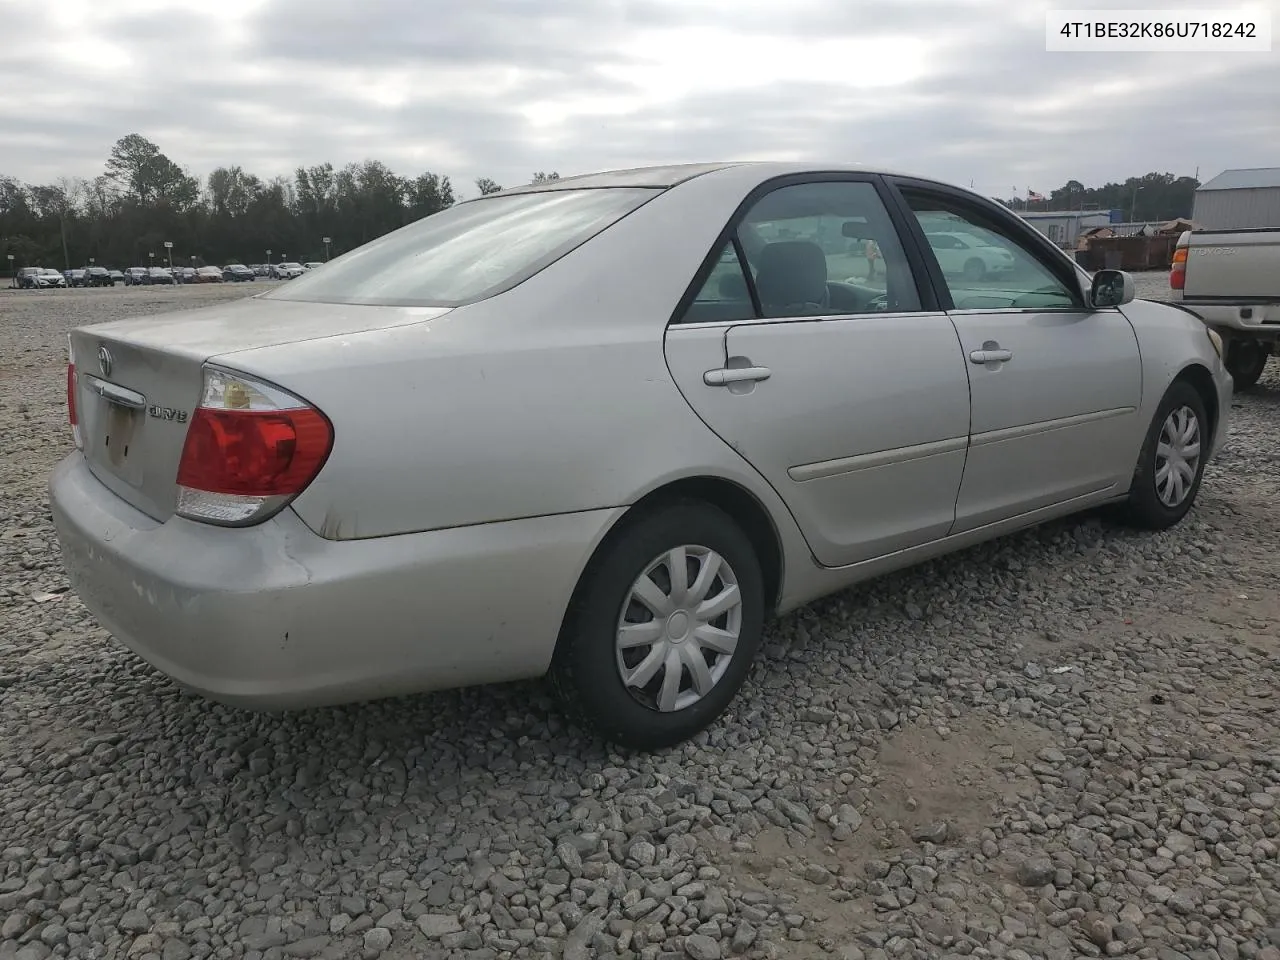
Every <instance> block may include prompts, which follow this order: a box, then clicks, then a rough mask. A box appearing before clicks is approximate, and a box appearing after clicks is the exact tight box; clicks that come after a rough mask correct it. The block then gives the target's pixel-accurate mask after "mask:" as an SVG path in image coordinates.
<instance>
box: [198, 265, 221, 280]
mask: <svg viewBox="0 0 1280 960" xmlns="http://www.w3.org/2000/svg"><path fill="white" fill-rule="evenodd" d="M192 280H193V281H194V282H195V283H221V282H222V271H221V270H219V269H218V268H217V267H196V268H195V271H194V276H193V278H192Z"/></svg>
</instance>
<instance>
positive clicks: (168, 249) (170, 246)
mask: <svg viewBox="0 0 1280 960" xmlns="http://www.w3.org/2000/svg"><path fill="white" fill-rule="evenodd" d="M164 249H165V252H166V253H167V254H168V256H169V272H170V273H173V243H172V242H170V241H168V240H166V241H165V242H164Z"/></svg>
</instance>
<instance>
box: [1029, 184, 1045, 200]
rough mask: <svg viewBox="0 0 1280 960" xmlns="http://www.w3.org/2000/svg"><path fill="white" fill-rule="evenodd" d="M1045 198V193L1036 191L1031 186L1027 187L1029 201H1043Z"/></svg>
mask: <svg viewBox="0 0 1280 960" xmlns="http://www.w3.org/2000/svg"><path fill="white" fill-rule="evenodd" d="M1043 200H1044V195H1043V194H1039V193H1036V192H1035V191H1034V190H1032V189H1031V188H1030V187H1027V203H1041V202H1042V201H1043Z"/></svg>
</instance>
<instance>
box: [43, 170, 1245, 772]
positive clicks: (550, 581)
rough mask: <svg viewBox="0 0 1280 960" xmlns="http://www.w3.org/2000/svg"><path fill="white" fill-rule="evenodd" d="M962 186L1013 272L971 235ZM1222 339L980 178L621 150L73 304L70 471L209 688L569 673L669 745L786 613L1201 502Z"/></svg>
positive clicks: (163, 666)
mask: <svg viewBox="0 0 1280 960" xmlns="http://www.w3.org/2000/svg"><path fill="white" fill-rule="evenodd" d="M939 221H944V222H946V224H947V232H948V234H950V235H953V236H954V237H958V238H960V239H961V242H965V243H966V244H968V243H969V241H970V240H971V241H972V245H973V246H975V247H982V248H983V249H984V251H986V252H987V253H988V254H990V255H991V256H993V257H998V259H999V261H1000V262H1001V264H1002V267H1003V266H1004V265H1005V264H1007V269H1003V268H1002V269H1001V270H1000V271H998V272H996V271H977V270H973V271H970V270H955V269H952V268H951V266H952V265H951V264H949V263H944V262H940V259H939V256H938V252H937V250H936V249H935V245H934V244H933V243H932V242H931V241H930V237H929V235H928V234H927V233H926V231H925V226H928V225H936V224H937V223H938V222H939ZM871 244H874V248H875V249H877V250H878V259H879V266H878V269H876V270H875V271H868V270H867V269H866V264H865V262H864V260H863V259H862V258H863V255H864V251H865V250H866V249H871V246H870V245H871ZM837 278H852V279H837ZM862 278H865V279H862ZM1220 353H1221V343H1220V342H1219V341H1218V339H1217V338H1216V337H1215V335H1214V334H1213V333H1211V332H1207V331H1206V328H1205V326H1204V324H1202V323H1201V322H1200V321H1199V320H1198V319H1197V318H1196V317H1194V316H1193V315H1190V314H1188V313H1187V312H1185V311H1183V310H1181V309H1179V308H1177V307H1175V306H1172V305H1169V304H1162V303H1156V302H1150V301H1144V300H1138V299H1135V298H1134V286H1133V281H1132V278H1130V277H1129V276H1128V275H1127V274H1124V273H1121V272H1118V271H1113V270H1104V271H1100V272H1098V273H1097V274H1095V275H1092V276H1090V275H1089V274H1087V273H1085V272H1084V271H1083V270H1082V269H1080V268H1079V267H1077V266H1076V265H1075V264H1074V263H1073V262H1072V260H1071V259H1070V258H1069V257H1068V256H1067V255H1065V254H1064V253H1063V252H1062V251H1060V250H1059V249H1058V248H1057V247H1056V246H1054V245H1053V244H1052V243H1050V242H1049V241H1048V240H1047V239H1046V238H1045V237H1044V236H1042V235H1041V234H1039V233H1037V232H1036V231H1035V230H1034V229H1032V228H1031V227H1030V226H1029V225H1028V224H1027V223H1026V222H1025V221H1023V220H1021V219H1020V218H1018V217H1017V216H1015V215H1014V214H1013V213H1011V212H1010V211H1009V210H1007V209H1005V208H1004V207H1003V206H1001V205H1000V204H998V203H995V202H993V201H991V200H989V199H987V198H984V197H981V196H978V195H976V194H974V193H973V192H971V191H968V190H964V189H961V188H958V187H954V186H949V185H946V184H942V183H938V182H935V181H932V180H926V179H921V178H918V177H912V176H907V175H902V174H895V173H890V172H886V171H881V170H876V169H868V168H864V167H854V166H847V165H812V164H784V163H722V164H699V165H683V166H669V167H653V168H645V169H632V170H623V171H614V172H609V173H602V174H594V175H587V176H582V177H575V178H566V179H562V180H557V181H553V182H550V183H540V184H536V185H531V186H527V187H520V188H516V189H512V190H507V191H504V192H501V193H497V194H493V195H490V196H485V197H479V198H476V199H474V200H468V201H466V202H463V203H458V204H456V205H454V206H452V207H450V208H448V209H446V210H444V211H441V212H439V213H436V214H434V215H431V216H429V217H426V218H424V219H421V220H418V221H417V222H415V223H412V224H410V225H408V226H406V227H403V228H401V229H399V230H397V231H395V232H393V233H390V234H387V235H385V236H383V237H380V238H378V239H376V240H373V241H372V242H370V243H367V244H365V245H364V246H361V247H359V248H357V249H355V250H352V251H351V252H349V253H346V254H344V255H343V256H341V257H339V258H337V259H335V260H333V261H331V262H329V263H326V264H325V266H324V269H323V270H314V271H308V272H305V273H304V274H303V275H302V276H300V277H298V278H297V279H294V280H291V281H290V282H289V283H288V284H286V285H283V286H280V287H277V288H274V289H272V290H271V291H269V292H266V293H263V294H260V295H258V296H253V297H248V298H245V299H243V300H239V301H236V302H233V303H222V304H217V305H214V306H208V307H204V308H202V309H198V310H193V311H182V312H175V313H170V314H166V315H158V316H151V317H146V318H142V319H132V320H123V321H112V322H108V323H102V324H97V325H90V326H84V327H81V328H79V329H77V330H75V331H74V332H73V333H72V334H71V336H70V357H69V363H68V366H67V405H68V410H69V415H70V426H71V430H72V432H73V434H74V437H75V445H76V449H75V451H74V452H72V453H71V454H70V455H69V456H68V457H67V458H66V459H65V460H64V461H63V462H62V463H61V464H60V465H59V466H58V467H57V468H56V470H55V472H54V473H53V475H52V478H51V481H50V494H51V501H52V508H53V514H54V518H55V521H56V527H57V533H58V537H59V540H60V543H61V548H62V552H63V556H64V558H65V561H66V565H67V569H68V571H69V575H70V577H71V581H72V583H73V586H74V588H75V590H76V591H77V592H78V594H79V596H80V597H81V598H82V599H83V601H84V602H85V604H86V605H87V606H88V608H89V609H90V610H91V611H92V612H93V613H94V614H95V615H96V616H97V618H98V619H99V621H100V622H101V623H102V624H103V625H104V626H105V627H106V628H107V629H108V630H110V631H111V632H112V633H113V634H114V635H115V636H116V637H117V638H118V639H119V641H120V642H122V643H123V644H125V645H127V646H128V647H130V648H131V649H132V650H134V651H136V652H137V653H138V654H139V655H141V656H142V657H144V658H145V659H146V660H148V661H150V663H151V664H153V665H154V666H155V667H156V668H158V669H159V670H160V671H162V672H163V673H164V674H167V675H168V676H169V677H171V678H173V679H174V680H175V681H177V682H178V683H180V684H181V685H183V686H185V687H187V688H190V689H193V690H195V691H197V692H200V693H202V694H204V695H206V696H208V697H211V698H215V699H217V700H219V701H223V702H227V703H231V704H239V705H243V706H247V707H253V708H269V709H278V708H297V707H305V706H310V705H322V704H336V703H343V702H351V701H357V700H365V699H371V698H379V697H385V696H393V695H403V694H409V693H414V692H418V691H425V690H431V689H439V688H445V687H456V686H463V685H472V684H479V683H489V682H498V681H509V680H516V679H521V678H533V677H539V676H543V675H549V676H550V678H551V680H552V682H553V683H554V685H555V687H556V688H557V689H558V690H559V691H560V692H561V693H562V694H563V696H564V699H565V702H566V703H567V704H568V705H569V706H570V707H571V708H572V710H573V711H574V712H575V713H576V715H578V716H579V717H581V718H582V719H584V720H585V721H587V722H588V723H589V724H590V725H591V726H592V727H593V728H594V729H595V730H597V731H598V732H599V733H600V734H602V735H603V736H604V737H605V738H607V739H609V740H611V741H614V742H616V743H619V744H623V745H630V746H633V747H639V748H646V749H652V748H659V747H662V746H664V745H670V744H674V743H677V742H679V741H681V740H683V739H685V738H687V737H689V736H691V735H692V734H694V733H696V732H697V731H699V730H701V729H703V728H704V727H706V726H707V725H708V724H710V723H712V722H713V721H714V720H715V719H716V718H717V717H718V716H719V715H720V714H721V713H722V712H723V711H725V709H726V708H727V707H728V706H729V704H730V702H731V700H732V699H733V697H734V696H735V695H736V694H737V693H738V691H739V688H741V687H742V686H743V684H744V682H745V681H746V679H747V677H748V675H749V671H750V669H751V667H752V664H753V661H754V660H755V658H756V654H757V650H758V648H759V645H760V640H761V634H762V631H763V630H764V626H765V623H766V621H767V618H769V617H771V616H775V615H777V614H780V613H783V612H786V611H789V610H792V609H794V608H796V607H799V606H801V605H802V604H804V603H806V602H808V601H810V600H812V599H814V598H817V597H819V596H822V595H824V594H828V593H831V592H833V591H837V590H840V589H842V588H844V587H847V586H848V585H850V584H852V583H855V582H857V581H860V580H863V579H865V578H868V577H872V576H876V575H878V574H881V573H884V572H886V571H889V570H892V569H895V568H900V567H904V566H906V565H909V564H912V563H916V562H918V561H921V560H925V559H928V558H931V557H935V556H938V555H940V554H943V553H947V552H949V551H953V550H957V549H959V548H962V547H966V546H969V545H971V544H974V543H977V542H979V541H983V540H987V539H989V538H992V537H996V536H999V535H1002V534H1007V533H1009V532H1011V531H1014V530H1018V529H1020V528H1024V527H1027V526H1029V525H1032V524H1036V523H1040V522H1042V521H1046V520H1049V519H1051V518H1055V517H1060V516H1064V515H1067V514H1071V513H1075V512H1077V511H1081V510H1085V509H1088V508H1092V507H1097V506H1101V505H1111V506H1112V507H1114V509H1115V512H1116V513H1117V514H1118V515H1120V516H1122V517H1123V518H1125V519H1126V520H1127V522H1129V523H1132V524H1135V525H1137V526H1139V527H1143V528H1146V529H1150V530H1160V529H1164V528H1167V527H1170V526H1172V525H1174V524H1176V523H1178V521H1179V520H1181V519H1182V517H1183V516H1184V515H1185V514H1186V513H1187V511H1188V510H1189V509H1190V508H1191V506H1192V503H1193V501H1194V500H1195V498H1196V493H1197V490H1198V488H1199V485H1200V482H1201V476H1202V473H1203V471H1204V468H1205V464H1206V463H1207V462H1208V461H1209V460H1210V459H1211V458H1212V457H1213V456H1214V455H1215V454H1216V453H1217V451H1218V450H1219V449H1220V448H1221V446H1222V443H1223V440H1224V437H1225V436H1226V432H1227V420H1228V415H1229V413H1230V410H1231V404H1230V395H1231V380H1230V377H1229V376H1228V375H1227V374H1226V372H1225V371H1224V369H1223V365H1222V361H1221V357H1220ZM746 695H749V692H748V694H746Z"/></svg>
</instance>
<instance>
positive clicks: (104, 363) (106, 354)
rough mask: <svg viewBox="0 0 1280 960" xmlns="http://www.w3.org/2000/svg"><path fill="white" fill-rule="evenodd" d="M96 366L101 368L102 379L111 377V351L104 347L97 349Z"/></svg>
mask: <svg viewBox="0 0 1280 960" xmlns="http://www.w3.org/2000/svg"><path fill="white" fill-rule="evenodd" d="M98 366H99V367H101V368H102V375H103V376H104V377H109V376H111V351H110V350H108V349H107V348H106V347H99V348H98Z"/></svg>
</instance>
